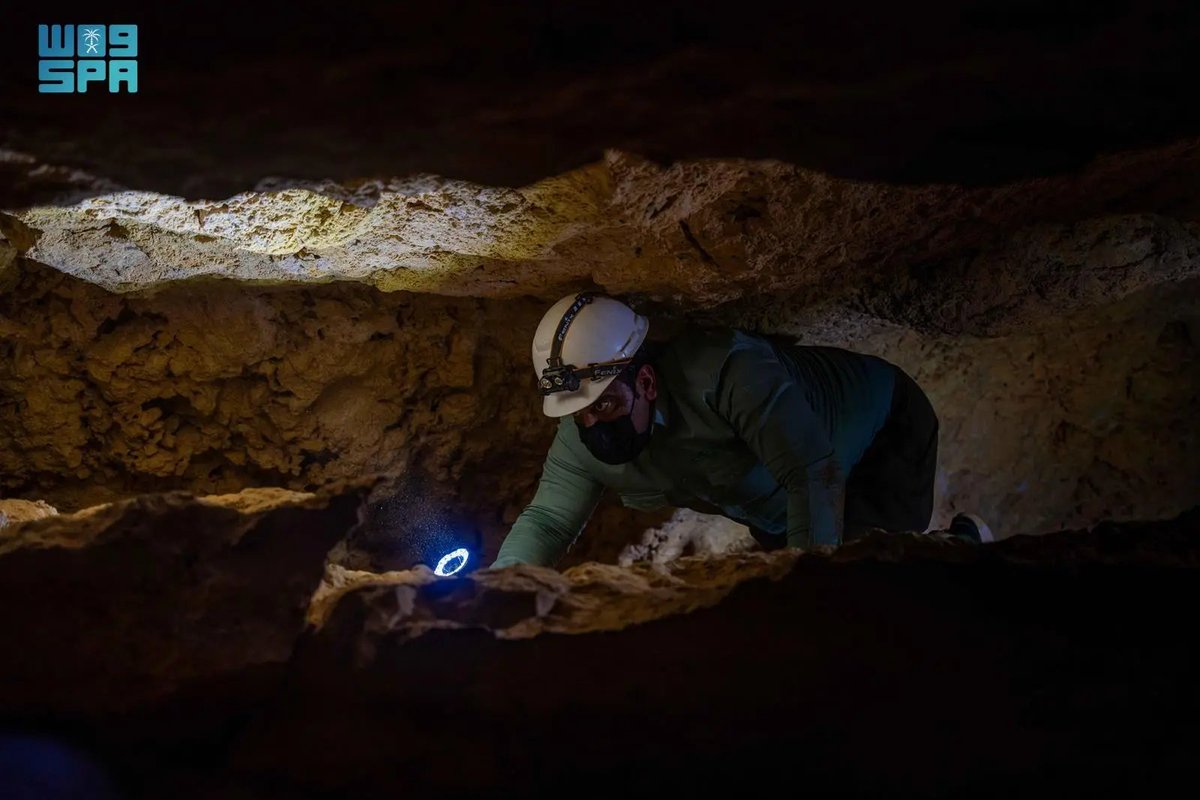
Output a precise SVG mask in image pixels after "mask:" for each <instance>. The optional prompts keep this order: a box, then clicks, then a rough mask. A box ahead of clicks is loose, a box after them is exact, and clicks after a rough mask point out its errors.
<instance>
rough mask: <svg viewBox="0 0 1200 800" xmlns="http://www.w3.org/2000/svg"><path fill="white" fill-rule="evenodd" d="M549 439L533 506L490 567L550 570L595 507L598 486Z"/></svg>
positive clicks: (601, 487) (559, 444) (600, 489)
mask: <svg viewBox="0 0 1200 800" xmlns="http://www.w3.org/2000/svg"><path fill="white" fill-rule="evenodd" d="M563 435H564V434H563V433H562V429H560V432H559V434H558V435H557V436H555V439H554V443H553V444H552V445H551V446H550V452H549V453H547V454H546V463H545V466H544V467H543V469H542V477H541V480H540V481H539V482H538V488H537V492H536V493H535V494H534V496H533V500H532V501H531V502H530V504H529V505H528V506H527V507H526V508H525V510H524V511H522V512H521V514H520V516H518V517H517V520H516V522H514V523H513V526H512V528H511V529H510V530H509V532H508V536H506V537H505V539H504V543H503V544H502V545H500V552H499V554H498V555H497V556H496V561H495V562H494V563H493V564H492V566H493V567H507V566H511V565H513V564H538V565H540V566H553V565H554V564H555V563H557V562H558V560H559V559H560V558H562V557H563V555H564V554H565V553H566V552H567V550H568V549H570V547H571V544H572V543H573V542H574V541H575V539H576V538H577V537H578V536H579V533H580V531H582V530H583V526H584V525H585V524H587V521H588V518H589V517H591V515H592V512H593V511H595V509H596V505H597V504H598V503H599V502H600V495H601V494H602V493H603V492H604V485H603V484H601V483H600V482H599V481H597V480H596V479H594V478H593V477H592V476H591V475H589V474H588V472H587V470H586V469H584V467H583V465H581V464H579V462H578V459H577V458H575V456H574V455H573V454H572V453H571V451H570V450H569V449H568V448H567V447H566V445H565V444H563V443H562V442H561V441H560V438H561V437H562V436H563Z"/></svg>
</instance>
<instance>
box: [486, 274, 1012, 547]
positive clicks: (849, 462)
mask: <svg viewBox="0 0 1200 800" xmlns="http://www.w3.org/2000/svg"><path fill="white" fill-rule="evenodd" d="M648 331H649V322H648V321H647V320H646V318H645V317H642V316H640V315H638V314H636V313H635V312H634V311H633V310H632V309H630V308H629V307H628V306H626V305H625V304H623V303H621V302H619V301H617V300H615V299H613V298H610V297H605V296H602V295H596V294H592V293H587V292H585V293H580V294H578V295H568V296H567V297H564V298H563V299H561V300H559V301H558V302H557V303H556V304H555V305H554V306H553V307H552V308H551V309H550V310H549V311H548V312H547V313H546V315H545V316H544V317H543V318H542V321H541V324H540V325H539V326H538V329H537V333H536V334H535V335H534V341H533V362H534V371H535V373H536V374H537V375H538V376H539V385H540V386H541V390H542V394H543V401H542V403H543V405H542V410H543V412H544V413H545V414H546V415H547V416H550V417H557V418H559V419H560V422H559V425H558V431H557V434H556V436H555V438H554V443H553V444H552V445H551V447H550V452H549V454H548V455H547V456H546V462H545V467H544V469H543V472H542V477H541V481H540V483H539V485H538V489H537V493H536V494H535V495H534V498H533V501H532V502H531V503H530V504H529V506H528V508H526V509H525V510H524V511H523V512H522V513H521V515H520V516H519V517H518V518H517V521H516V523H515V524H514V525H513V527H512V529H511V530H510V531H509V534H508V536H507V538H506V539H505V540H504V544H503V545H502V546H501V548H500V553H499V556H498V557H497V559H496V561H495V563H494V564H493V566H495V567H503V566H508V565H511V564H518V563H530V564H542V565H553V564H554V563H556V562H557V561H558V559H559V558H560V557H561V556H562V555H563V554H564V553H565V552H566V551H567V550H568V548H569V547H570V546H571V544H572V543H573V542H574V540H575V538H576V537H577V536H578V535H579V533H580V531H581V530H582V529H583V526H584V525H585V524H586V522H587V520H588V518H589V517H590V516H591V514H592V511H593V510H594V509H595V507H596V504H597V503H598V502H599V500H600V495H601V493H602V492H603V490H604V488H605V487H610V488H612V489H614V490H616V492H617V493H618V494H619V495H620V497H621V501H622V503H624V504H625V505H626V506H630V507H633V508H640V509H654V508H661V507H663V506H667V505H671V506H683V507H687V508H692V509H695V510H698V511H703V512H707V513H716V514H723V515H724V516H726V517H729V518H730V519H733V520H736V521H738V522H741V523H743V524H745V525H747V526H749V527H750V530H751V533H752V534H753V535H754V537H755V539H756V540H757V541H758V542H759V543H760V544H761V545H762V546H763V547H764V548H766V549H775V548H779V547H783V546H785V545H786V546H790V547H799V548H808V547H811V546H813V545H839V544H841V543H842V541H843V539H844V538H848V537H853V536H856V535H858V534H860V533H862V532H864V531H866V530H867V529H869V528H882V529H884V530H889V531H924V530H925V529H926V527H927V526H928V525H929V519H930V516H931V514H932V510H933V479H934V471H935V468H936V466H937V432H938V421H937V416H936V414H934V411H933V408H932V406H930V404H929V400H928V399H927V398H926V397H925V394H924V393H923V392H922V391H921V389H920V387H918V386H917V384H916V383H914V382H913V380H912V378H910V377H909V376H908V375H906V374H905V373H904V372H903V371H902V370H900V369H899V368H898V367H896V366H894V365H893V364H890V363H888V362H886V361H884V360H883V359H880V358H876V357H874V356H868V355H862V354H858V353H852V352H850V351H847V350H841V349H837V348H832V347H807V346H800V345H796V344H790V345H785V344H782V343H780V342H778V341H776V340H771V339H766V338H762V337H758V336H752V335H749V334H747V333H744V332H741V331H736V330H729V329H724V330H692V331H688V332H687V333H686V334H684V335H681V336H677V337H675V338H674V339H672V340H671V341H670V342H668V343H666V344H665V345H661V346H655V345H653V344H652V343H650V342H648V341H647V339H646V336H647V333H648ZM951 530H952V532H954V533H956V534H957V535H960V536H962V537H963V538H967V539H970V540H972V541H976V542H979V541H990V540H991V533H990V531H988V530H987V527H986V526H984V525H983V524H982V521H980V520H978V518H974V517H968V516H966V515H959V516H958V517H956V518H955V521H954V524H953V526H952V528H951Z"/></svg>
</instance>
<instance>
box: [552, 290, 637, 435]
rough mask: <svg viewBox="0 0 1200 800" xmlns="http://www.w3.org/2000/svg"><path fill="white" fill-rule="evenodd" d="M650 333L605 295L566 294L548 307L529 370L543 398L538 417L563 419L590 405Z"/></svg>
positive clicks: (629, 310)
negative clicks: (556, 346) (556, 349)
mask: <svg viewBox="0 0 1200 800" xmlns="http://www.w3.org/2000/svg"><path fill="white" fill-rule="evenodd" d="M649 330H650V321H649V320H647V319H646V318H645V317H643V316H641V315H640V314H636V313H634V310H633V309H632V308H630V307H629V306H627V305H625V304H624V303H622V302H621V301H619V300H614V299H613V298H611V297H605V296H604V295H598V294H593V293H591V292H579V293H577V294H569V295H567V296H566V297H564V298H563V299H561V300H559V301H558V302H557V303H555V304H554V305H553V306H551V307H550V310H549V311H547V312H546V316H544V317H542V321H541V323H540V324H538V328H537V333H535V334H534V335H533V371H534V374H535V375H537V377H538V385H539V386H540V387H541V390H542V394H543V395H544V399H543V400H542V412H543V413H545V415H546V416H548V417H565V416H567V415H568V414H574V413H575V412H576V411H581V410H582V409H584V408H587V407H588V406H590V405H591V404H592V403H594V402H595V401H596V398H598V397H599V396H600V395H601V394H603V392H604V388H605V387H606V386H608V384H610V383H611V382H612V380H613V378H615V377H616V376H617V374H618V373H620V372H621V370H623V369H624V368H625V366H626V365H627V364H628V363H629V360H630V359H632V358H633V354H634V353H636V352H637V349H638V347H640V346H641V344H642V342H643V341H645V339H646V333H647V331H649ZM555 344H558V352H557V353H556V352H555ZM555 361H557V363H554V362H555Z"/></svg>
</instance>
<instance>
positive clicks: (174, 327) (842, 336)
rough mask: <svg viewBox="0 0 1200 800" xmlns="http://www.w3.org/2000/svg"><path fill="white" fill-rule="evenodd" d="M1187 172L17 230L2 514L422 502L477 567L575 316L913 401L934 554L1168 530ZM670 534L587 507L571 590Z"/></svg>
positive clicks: (1186, 432) (597, 191)
mask: <svg viewBox="0 0 1200 800" xmlns="http://www.w3.org/2000/svg"><path fill="white" fill-rule="evenodd" d="M1198 165H1200V145H1198V144H1197V142H1195V141H1194V140H1188V141H1183V142H1179V143H1177V144H1175V145H1170V146H1167V147H1164V148H1159V149H1157V150H1153V151H1145V152H1133V153H1124V154H1116V155H1111V156H1106V157H1104V158H1101V159H1098V160H1097V161H1095V162H1094V163H1092V164H1091V165H1090V166H1089V167H1087V168H1086V169H1085V170H1083V171H1082V172H1080V173H1079V174H1077V175H1068V176H1058V177H1053V178H1039V179H1031V180H1024V181H1019V182H1016V183H1012V184H1006V185H1002V186H998V187H978V188H963V187H955V186H948V185H947V186H942V185H931V186H919V187H904V186H891V185H886V184H875V183H865V182H855V181H847V180H843V179H835V178H832V177H829V176H826V175H822V174H820V173H817V172H814V171H811V170H805V169H802V168H799V167H795V166H792V165H788V164H783V163H780V162H769V161H758V162H755V161H746V160H715V159H710V160H704V161H694V162H678V163H675V164H672V165H670V166H662V165H659V164H656V163H654V162H651V161H648V160H646V159H642V158H639V157H637V156H634V155H630V154H626V153H621V152H617V151H612V152H610V153H608V155H607V156H606V158H605V159H604V161H603V162H601V163H598V164H593V165H591V166H588V167H584V168H580V169H579V170H576V171H574V172H572V173H569V174H565V175H561V176H557V177H552V178H547V179H545V180H543V181H541V182H539V183H537V184H534V185H531V186H529V187H525V188H519V189H492V188H488V187H483V186H478V185H474V184H470V183H467V182H463V181H456V180H450V179H444V178H437V177H436V176H428V175H425V176H414V177H409V178H388V179H373V180H367V181H359V182H354V183H336V182H332V181H315V182H314V181H309V182H306V181H300V180H295V179H277V180H266V181H263V185H262V187H261V189H260V190H259V191H254V192H246V193H243V194H240V195H237V196H235V197H232V198H229V199H227V200H226V201H223V202H216V201H184V200H182V199H180V198H172V197H167V196H162V195H152V194H148V193H136V192H134V193H129V192H123V193H120V192H119V193H99V194H96V195H95V196H93V197H91V198H90V199H87V200H83V201H81V202H79V203H76V204H74V205H66V206H40V207H32V208H25V209H10V210H9V211H8V212H4V213H3V214H0V229H2V230H3V232H4V234H5V237H6V239H7V242H8V243H7V244H3V243H0V256H2V258H3V259H4V262H3V263H5V264H7V267H4V268H3V269H2V270H0V286H2V287H4V292H3V294H0V333H2V334H3V339H2V340H0V352H2V353H3V355H4V359H3V361H2V362H0V396H2V397H4V398H7V399H6V401H5V402H3V403H0V491H4V492H5V493H6V494H7V495H9V496H13V495H18V496H24V497H31V498H42V499H46V500H47V501H49V502H52V503H54V504H56V505H58V506H60V507H62V508H66V509H69V510H73V509H78V508H82V507H85V506H87V505H89V504H92V503H96V502H106V501H111V500H113V499H117V498H120V497H125V496H129V495H130V494H134V493H136V492H139V491H162V490H167V489H176V488H184V489H188V490H192V491H196V492H199V493H204V494H211V493H226V492H231V491H236V490H238V489H240V488H242V487H244V486H247V485H260V486H261V485H267V486H270V485H275V486H284V487H288V488H291V489H295V490H302V491H312V490H315V489H317V488H319V487H320V486H321V485H323V484H325V483H326V482H329V481H336V480H341V479H345V478H350V477H356V476H359V475H363V474H371V473H406V472H408V471H409V470H411V469H414V468H416V469H419V470H420V471H422V472H423V473H425V474H426V475H428V476H430V477H432V479H433V480H435V481H437V482H438V483H439V485H441V486H442V487H443V488H446V489H448V490H450V491H451V492H453V493H455V494H457V496H458V498H459V502H460V503H461V505H462V507H463V509H464V511H466V512H467V513H469V514H470V515H472V517H473V520H474V523H475V524H476V525H477V526H478V527H479V528H480V529H481V530H482V531H483V532H484V534H485V543H486V549H487V555H485V557H487V556H489V555H490V554H491V553H494V551H495V548H496V547H497V546H498V544H499V541H500V539H501V538H502V536H503V534H504V532H505V531H506V530H507V526H508V525H509V524H510V523H511V521H512V519H514V518H515V516H516V514H517V513H519V511H520V509H521V508H522V507H523V504H524V502H526V501H527V499H528V497H529V496H530V495H531V493H532V489H533V486H534V483H535V481H536V476H537V472H538V468H539V466H540V462H541V458H542V456H543V454H544V452H545V447H546V446H547V444H548V443H549V440H550V437H551V435H552V433H553V428H552V425H550V424H549V423H548V421H547V420H546V419H545V418H544V417H542V416H541V414H540V411H539V409H538V398H537V396H536V394H534V393H533V392H532V391H531V386H532V380H531V379H532V371H531V366H532V365H530V364H529V361H528V347H529V336H530V332H531V331H532V330H533V329H534V327H535V326H536V323H537V320H538V319H539V317H540V315H541V312H542V311H543V310H544V308H545V306H546V305H547V304H549V303H550V302H552V301H553V300H554V299H557V297H558V296H559V295H560V294H561V293H564V292H566V291H569V290H571V289H578V288H583V287H594V288H601V289H605V290H608V291H613V292H618V293H623V294H624V296H626V297H627V298H628V299H629V300H630V301H631V302H633V303H634V304H635V305H637V306H638V307H639V309H641V310H642V311H644V312H645V313H648V314H651V315H652V316H653V317H654V319H655V320H656V330H658V331H669V330H679V329H681V326H682V325H683V324H684V323H687V322H689V321H691V322H700V323H703V324H728V325H736V326H739V327H743V328H745V329H747V330H752V331H760V332H769V333H784V334H790V335H793V336H795V337H797V338H798V339H799V340H800V341H802V342H807V343H822V344H832V345H837V346H844V347H849V348H851V349H856V350H860V351H864V352H873V353H877V354H879V355H882V356H884V357H886V358H889V359H890V360H892V361H894V362H895V363H897V364H899V365H900V366H901V367H903V368H904V369H906V370H907V371H909V372H910V373H911V374H913V375H914V377H916V378H917V380H918V382H920V383H921V385H922V386H923V387H924V388H925V389H926V391H927V392H928V393H929V395H930V396H931V398H932V399H933V400H934V404H935V407H936V408H937V410H938V412H939V415H940V417H941V420H942V432H941V438H940V450H941V458H940V462H941V467H940V470H939V476H938V483H937V502H936V505H935V516H934V524H935V526H938V525H944V524H946V522H947V521H948V520H949V518H950V517H951V516H952V515H953V513H955V512H956V511H958V510H964V509H965V510H973V511H976V512H979V513H982V514H983V515H984V516H985V518H987V519H988V520H989V522H990V523H991V524H992V526H993V527H994V529H995V530H997V532H999V533H1000V534H1001V535H1007V534H1009V533H1013V532H1017V531H1036V530H1053V529H1058V528H1063V527H1067V528H1070V527H1080V526H1084V525H1087V524H1090V523H1091V522H1094V521H1095V520H1097V519H1100V518H1104V517H1113V518H1119V519H1138V518H1145V517H1164V516H1171V515H1173V514H1176V513H1179V512H1180V511H1181V510H1183V509H1184V508H1187V507H1188V506H1189V505H1190V504H1191V503H1193V502H1194V501H1195V492H1194V486H1195V485H1196V480H1195V476H1196V475H1197V474H1200V462H1197V458H1198V457H1200V456H1197V453H1200V447H1197V446H1196V435H1197V434H1196V428H1195V426H1194V425H1192V424H1191V420H1192V419H1194V416H1195V413H1196V409H1197V403H1200V400H1198V399H1197V398H1198V396H1200V391H1198V387H1197V381H1198V380H1200V378H1197V375H1198V374H1200V371H1198V370H1197V369H1196V368H1195V365H1196V362H1197V335H1196V333H1195V331H1196V330H1197V327H1196V326H1197V324H1198V322H1197V318H1196V311H1195V309H1196V308H1197V303H1196V299H1197V297H1198V292H1200V289H1198V285H1200V283H1198V281H1200V279H1198V278H1197V271H1198V270H1200V266H1198V265H1200V257H1198V253H1200V245H1198V238H1197V230H1198V228H1197V219H1198V217H1197V213H1196V207H1195V202H1194V197H1193V196H1192V194H1191V193H1190V192H1189V189H1188V187H1190V186H1191V185H1192V184H1193V183H1194V180H1195V176H1196V175H1197V174H1200V166H1198ZM80 180H83V179H82V178H81V179H80ZM3 254H6V255H3ZM369 264H374V265H375V266H367V265H369ZM216 276H223V277H224V278H227V279H225V280H219V281H216V280H212V278H214V277H216ZM380 289H383V290H385V291H380ZM418 290H419V291H418ZM998 431H1006V432H1007V433H1005V434H1004V435H997V432H998ZM1150 443H1153V444H1150ZM665 519H666V516H664V515H663V514H654V515H650V516H647V515H646V514H644V513H641V512H638V513H631V512H626V511H621V510H618V509H613V508H611V507H610V506H609V505H605V507H604V510H602V512H601V513H600V514H599V515H598V517H597V519H596V520H595V521H594V523H593V525H592V526H591V532H592V534H597V532H600V531H605V530H612V531H615V534H614V535H613V536H615V538H613V536H609V535H608V534H603V533H602V534H599V535H597V536H593V537H592V538H586V537H585V539H584V540H583V541H581V543H580V546H579V547H577V548H576V549H575V550H574V551H573V552H572V554H571V557H570V558H571V559H572V561H571V562H568V563H579V562H581V561H583V560H587V559H589V558H600V559H602V560H606V561H610V562H612V561H616V560H617V558H618V554H619V553H620V551H621V549H622V547H624V546H625V545H626V544H629V543H630V541H631V539H633V538H635V536H636V533H631V528H634V529H636V530H643V529H647V528H651V527H653V526H654V525H657V524H660V523H662V522H663V521H664V520H665ZM609 520H611V521H609ZM643 555H647V556H648V557H652V556H650V555H649V554H648V552H647V553H643Z"/></svg>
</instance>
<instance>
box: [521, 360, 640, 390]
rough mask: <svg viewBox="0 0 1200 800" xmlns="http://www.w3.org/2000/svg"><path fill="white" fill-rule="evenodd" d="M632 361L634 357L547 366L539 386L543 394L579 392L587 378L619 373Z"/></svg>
mask: <svg viewBox="0 0 1200 800" xmlns="http://www.w3.org/2000/svg"><path fill="white" fill-rule="evenodd" d="M632 361H633V359H632V358H622V359H620V360H619V361H605V362H602V363H600V364H588V365H587V366H586V367H583V368H579V367H576V366H573V365H571V364H563V365H561V366H557V367H546V368H545V369H544V370H542V379H541V380H540V381H538V386H540V387H541V389H542V394H543V395H551V394H555V393H557V392H577V391H579V386H580V384H581V382H582V381H583V380H584V379H585V378H588V379H591V380H596V379H597V378H607V377H609V376H610V375H619V374H620V373H621V371H622V370H624V369H625V367H627V366H629V364H630V362H632Z"/></svg>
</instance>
